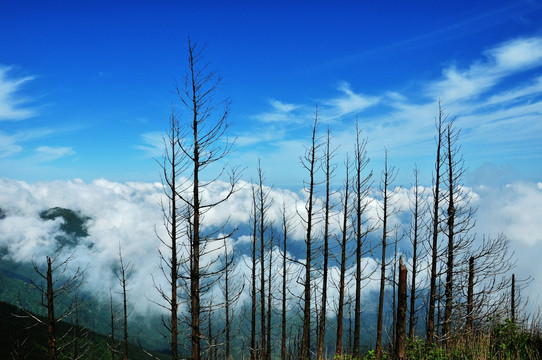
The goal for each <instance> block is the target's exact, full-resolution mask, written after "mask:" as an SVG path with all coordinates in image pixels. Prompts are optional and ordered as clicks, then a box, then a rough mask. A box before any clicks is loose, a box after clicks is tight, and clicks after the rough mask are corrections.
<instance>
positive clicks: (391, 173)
mask: <svg viewBox="0 0 542 360" xmlns="http://www.w3.org/2000/svg"><path fill="white" fill-rule="evenodd" d="M396 176H397V171H396V170H395V168H394V167H389V166H388V152H387V151H386V154H385V163H384V170H383V172H382V178H381V184H380V191H381V193H382V203H383V204H382V218H381V219H380V220H381V221H382V239H381V240H382V243H381V248H382V254H381V262H380V295H379V297H378V315H377V327H376V346H375V356H376V358H377V359H380V358H381V356H382V322H383V321H382V320H383V314H384V291H385V285H386V261H387V260H386V246H387V239H388V236H389V234H390V233H391V232H392V231H394V230H396V227H392V228H390V227H388V219H389V217H390V216H393V215H394V214H395V213H396V212H397V211H395V210H394V208H393V204H392V203H391V201H392V197H393V195H394V193H395V192H394V191H393V190H390V187H391V184H392V183H393V181H394V180H395V177H396ZM394 288H395V287H394ZM394 300H395V296H394Z"/></svg>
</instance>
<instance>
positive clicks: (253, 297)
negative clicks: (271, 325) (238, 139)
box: [250, 185, 258, 360]
mask: <svg viewBox="0 0 542 360" xmlns="http://www.w3.org/2000/svg"><path fill="white" fill-rule="evenodd" d="M256 191H257V190H256V186H255V185H253V186H252V211H251V215H250V216H251V225H252V242H251V244H250V251H251V259H252V261H251V268H250V272H251V281H250V285H251V286H250V299H251V312H250V327H251V329H250V359H251V360H256V358H257V357H256V264H257V263H256V242H257V232H258V205H257V196H256Z"/></svg>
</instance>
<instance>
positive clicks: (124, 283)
mask: <svg viewBox="0 0 542 360" xmlns="http://www.w3.org/2000/svg"><path fill="white" fill-rule="evenodd" d="M119 263H120V267H119V269H118V272H117V279H118V280H119V283H120V287H121V295H122V314H123V340H124V344H123V355H124V360H128V316H129V314H128V291H130V289H129V288H128V285H129V283H130V276H131V273H132V271H133V265H132V263H131V261H128V262H125V261H124V258H123V256H122V249H121V246H120V244H119Z"/></svg>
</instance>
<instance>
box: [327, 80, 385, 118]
mask: <svg viewBox="0 0 542 360" xmlns="http://www.w3.org/2000/svg"><path fill="white" fill-rule="evenodd" d="M338 90H339V91H340V92H341V93H342V96H338V97H335V98H332V99H329V100H324V101H323V104H324V105H325V106H324V107H322V118H323V120H324V121H330V120H337V119H340V118H342V117H343V116H351V115H356V114H358V113H360V112H362V111H363V110H365V109H367V108H368V107H370V106H373V105H375V104H377V103H378V102H379V101H380V98H379V97H376V96H365V95H362V94H358V93H355V92H354V91H353V90H352V87H351V85H350V84H349V83H347V82H342V83H341V84H340V85H339V87H338Z"/></svg>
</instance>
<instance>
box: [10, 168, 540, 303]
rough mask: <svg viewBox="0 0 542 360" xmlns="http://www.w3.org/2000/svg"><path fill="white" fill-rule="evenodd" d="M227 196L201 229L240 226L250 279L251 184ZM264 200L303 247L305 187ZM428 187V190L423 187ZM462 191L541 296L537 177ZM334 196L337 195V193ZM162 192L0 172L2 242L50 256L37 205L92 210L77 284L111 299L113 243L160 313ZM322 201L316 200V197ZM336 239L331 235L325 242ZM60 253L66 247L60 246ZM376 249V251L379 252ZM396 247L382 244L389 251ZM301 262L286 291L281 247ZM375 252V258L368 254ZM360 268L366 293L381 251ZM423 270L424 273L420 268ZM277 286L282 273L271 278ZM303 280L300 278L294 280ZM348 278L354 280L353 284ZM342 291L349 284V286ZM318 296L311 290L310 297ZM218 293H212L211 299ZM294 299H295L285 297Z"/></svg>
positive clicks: (136, 294) (134, 289)
mask: <svg viewBox="0 0 542 360" xmlns="http://www.w3.org/2000/svg"><path fill="white" fill-rule="evenodd" d="M238 185H239V186H238V191H237V192H235V193H234V194H233V195H232V197H231V198H230V200H229V201H228V202H227V203H224V204H222V205H221V206H219V207H216V208H214V209H212V210H211V211H208V212H207V213H206V214H205V215H204V220H203V224H204V230H211V229H213V228H214V227H216V226H220V225H221V224H223V223H224V222H228V226H229V227H231V228H235V227H239V228H240V229H245V231H244V232H243V231H242V230H241V231H238V232H236V233H235V234H234V235H233V236H232V237H231V238H229V239H227V240H226V243H227V246H228V248H229V249H235V248H236V247H238V248H240V249H241V248H244V249H245V250H244V252H243V253H239V254H238V255H237V262H236V263H237V269H236V272H235V273H236V275H235V276H236V277H238V280H239V283H242V282H248V279H249V278H250V263H251V258H250V253H248V252H247V251H246V249H247V243H249V242H250V237H249V234H248V233H247V230H246V229H248V225H249V222H250V212H251V208H252V190H251V184H249V183H244V182H240V183H239V184H238ZM228 188H229V184H226V183H222V182H219V181H217V182H214V183H212V184H210V186H209V187H208V188H207V189H206V192H205V194H204V200H210V201H212V200H213V199H218V198H220V196H223V194H224V193H225V192H227V191H228ZM265 190H266V191H267V192H268V193H269V200H270V201H272V202H273V206H271V208H270V209H269V211H268V213H267V215H266V216H267V219H268V220H269V221H270V222H274V224H275V225H276V226H278V227H280V224H281V222H282V214H281V209H282V208H283V204H284V207H285V209H286V211H287V213H288V214H289V216H290V217H291V219H292V221H291V228H290V236H291V242H292V243H293V245H294V246H293V247H292V248H294V249H295V248H298V249H302V247H303V238H304V231H303V227H302V221H300V219H301V218H302V217H303V216H305V214H306V212H305V210H304V209H305V207H304V206H305V194H304V193H303V192H294V191H291V190H286V189H280V188H268V187H266V188H265ZM423 190H425V191H426V194H429V193H430V189H423ZM465 191H467V192H468V194H469V196H470V199H471V205H472V206H473V207H477V212H476V214H475V221H476V226H475V228H474V231H475V233H476V235H477V238H479V239H481V238H482V236H483V235H486V236H487V235H491V236H493V237H496V236H497V235H498V234H499V233H504V234H505V235H506V236H508V237H509V238H510V239H511V249H512V250H513V251H514V252H515V257H516V258H517V260H518V261H517V267H516V269H515V273H516V276H518V277H520V278H526V277H528V276H529V275H531V276H532V277H533V278H534V280H533V283H532V284H531V286H530V287H529V288H528V289H527V291H526V293H525V294H524V295H525V296H528V297H529V298H530V299H531V302H532V303H533V304H535V305H539V304H542V299H539V297H538V289H540V288H541V287H542V267H540V266H539V264H540V260H539V258H538V257H539V254H542V221H541V220H542V205H541V204H542V183H522V182H518V183H513V184H509V185H506V186H504V187H498V188H497V187H487V186H479V187H476V188H469V189H465ZM412 193H413V189H412V188H396V189H395V190H394V197H393V201H392V203H393V209H394V210H396V211H397V213H396V214H395V215H393V216H392V217H391V218H390V228H394V229H398V230H397V231H396V233H392V234H391V235H392V237H395V235H397V236H398V237H400V236H401V234H402V229H406V227H407V223H408V220H409V213H408V211H409V210H408V209H409V205H410V200H409V199H410V198H411V196H412ZM333 196H334V197H335V200H336V201H338V200H339V196H340V195H339V194H334V195H333ZM368 199H369V206H368V208H367V219H368V221H369V222H368V224H369V225H371V226H374V227H375V228H376V230H375V236H379V234H380V233H381V231H382V230H380V229H378V227H379V226H380V221H379V216H380V214H381V205H382V202H381V198H380V197H379V194H378V192H377V190H375V191H373V192H371V193H370V195H369V198H368ZM163 200H164V199H163V190H162V185H161V184H160V183H141V182H127V183H118V182H111V181H108V180H105V179H99V180H95V181H92V182H90V183H85V182H83V181H81V180H77V179H76V180H73V181H54V182H45V183H35V184H29V183H26V182H22V181H16V180H9V179H0V208H1V209H2V210H3V212H4V213H5V218H4V219H2V220H0V248H1V249H4V254H5V255H4V258H5V259H10V260H13V261H16V262H20V263H30V262H32V261H33V262H35V263H36V264H38V265H39V264H42V263H45V257H46V256H48V255H52V254H53V253H54V251H55V250H56V249H57V248H58V244H57V243H56V240H55V237H56V236H57V235H60V234H62V230H61V228H60V225H61V222H62V221H63V220H62V219H60V218H57V219H55V220H43V219H41V218H40V215H39V214H40V212H41V211H43V210H46V209H49V208H53V207H62V208H68V209H72V210H74V211H79V212H81V214H83V215H85V216H88V217H90V220H89V221H88V222H87V226H88V234H89V236H88V237H85V238H82V239H81V241H80V242H79V243H78V245H77V246H76V247H75V248H74V249H70V250H69V251H70V252H73V253H74V255H75V257H74V260H72V262H71V264H70V266H71V267H73V268H75V267H77V266H81V267H86V266H88V270H87V271H86V275H85V276H86V278H85V282H84V285H83V286H84V290H86V291H88V292H90V293H91V294H96V296H97V297H98V298H101V299H103V300H104V301H109V289H110V288H112V289H113V290H118V287H119V281H118V279H117V278H116V275H115V270H116V269H118V264H119V255H118V252H119V245H120V246H121V247H122V254H123V257H124V259H125V262H126V261H130V262H131V263H132V264H133V271H132V273H131V275H130V285H129V287H130V299H131V302H132V303H133V306H134V308H135V311H137V312H139V313H141V314H144V313H146V312H148V311H153V312H154V311H159V307H158V306H157V305H156V304H154V303H153V301H154V302H161V299H160V297H159V294H158V292H157V290H156V289H155V285H158V286H163V287H164V288H165V286H166V281H165V279H164V278H163V275H162V274H161V271H160V269H159V264H160V259H159V255H158V251H159V250H161V251H163V252H164V253H166V252H167V249H166V248H165V247H164V245H163V244H161V242H160V241H159V237H162V238H166V231H165V228H164V226H163V218H162V210H161V203H162V202H163ZM316 206H317V207H318V206H321V201H318V202H317V205H316ZM340 216H341V213H340V211H339V209H338V208H336V209H334V210H333V212H332V219H333V220H332V222H331V231H332V232H334V233H335V232H337V231H338V229H339V218H340ZM322 226H323V222H322V221H319V222H317V225H316V227H317V228H316V230H315V234H320V233H321V230H322ZM332 241H334V240H332ZM398 250H399V252H400V253H401V254H402V255H403V256H404V257H405V258H406V261H407V262H408V261H409V257H410V256H411V254H410V245H409V242H408V239H407V238H406V237H405V238H404V239H403V240H401V242H400V243H399V245H398ZM63 251H67V250H66V249H64V250H63ZM379 251H380V250H379V249H377V251H376V252H377V254H379ZM392 252H393V249H390V250H389V251H388V254H392ZM288 257H290V258H295V259H296V260H298V262H290V264H289V275H288V276H289V279H290V281H289V289H290V293H291V294H292V295H295V294H301V293H302V285H301V283H302V278H303V271H302V270H303V262H304V254H303V251H295V252H292V253H289V254H288ZM375 258H376V259H375ZM273 259H275V261H276V262H275V263H274V268H273V270H272V272H273V273H274V274H277V275H278V274H279V273H280V271H281V267H282V262H281V261H282V260H281V252H280V251H279V249H278V248H277V247H276V246H275V247H274V249H273ZM363 263H364V267H365V273H366V274H371V273H374V275H373V276H371V277H370V278H367V279H365V280H364V295H365V296H368V294H370V293H372V292H376V291H378V286H379V285H378V272H375V270H376V269H377V268H378V266H379V265H378V263H379V260H378V256H375V257H371V256H370V255H367V256H365V257H364V259H363ZM353 274H354V268H353V267H351V268H350V269H349V270H348V278H349V279H350V280H351V279H352V278H353ZM421 276H422V277H423V276H425V275H424V274H422V275H421ZM338 277H339V272H338V269H337V267H336V266H334V265H332V266H331V267H330V272H329V286H328V288H329V297H328V301H329V304H330V306H333V303H334V301H333V299H335V298H337V296H338V291H337V289H336V288H335V284H337V283H338ZM274 278H275V279H277V282H276V283H275V284H274V286H277V287H278V286H280V284H279V280H280V279H279V276H274ZM300 279H301V280H300ZM321 281H322V280H321V275H319V273H318V272H315V274H314V283H315V285H319V284H321ZM351 283H352V282H351ZM348 290H349V291H350V290H352V286H349V289H348ZM214 296H216V297H218V298H220V296H221V295H220V291H219V290H218V289H215V294H214ZM316 296H318V295H316ZM248 299H249V286H245V288H244V290H243V294H242V295H241V302H244V301H248ZM218 300H219V299H218ZM292 306H295V305H292Z"/></svg>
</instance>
